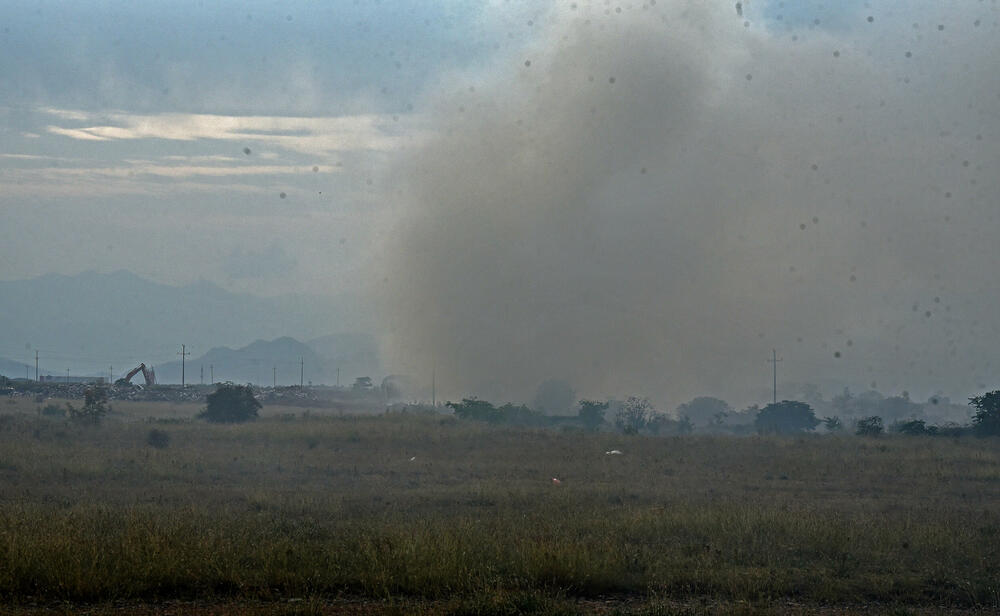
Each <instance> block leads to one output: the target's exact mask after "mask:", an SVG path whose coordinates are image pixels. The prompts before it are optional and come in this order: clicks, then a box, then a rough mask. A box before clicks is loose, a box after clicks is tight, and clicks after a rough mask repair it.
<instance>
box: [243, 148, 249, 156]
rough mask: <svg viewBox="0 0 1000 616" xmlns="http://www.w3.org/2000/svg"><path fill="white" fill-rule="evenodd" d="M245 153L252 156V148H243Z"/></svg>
mask: <svg viewBox="0 0 1000 616" xmlns="http://www.w3.org/2000/svg"><path fill="white" fill-rule="evenodd" d="M243 153H244V154H246V155H247V156H250V148H243Z"/></svg>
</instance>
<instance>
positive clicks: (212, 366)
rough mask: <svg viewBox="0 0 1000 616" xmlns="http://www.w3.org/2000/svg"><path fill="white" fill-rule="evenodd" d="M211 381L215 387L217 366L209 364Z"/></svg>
mask: <svg viewBox="0 0 1000 616" xmlns="http://www.w3.org/2000/svg"><path fill="white" fill-rule="evenodd" d="M208 373H209V375H210V376H209V380H210V381H212V385H215V364H208Z"/></svg>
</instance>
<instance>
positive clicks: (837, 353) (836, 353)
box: [833, 351, 840, 359]
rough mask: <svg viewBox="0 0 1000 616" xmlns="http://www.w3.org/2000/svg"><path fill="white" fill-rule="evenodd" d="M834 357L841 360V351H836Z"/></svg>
mask: <svg viewBox="0 0 1000 616" xmlns="http://www.w3.org/2000/svg"><path fill="white" fill-rule="evenodd" d="M833 356H834V357H836V358H837V359H840V351H834V352H833Z"/></svg>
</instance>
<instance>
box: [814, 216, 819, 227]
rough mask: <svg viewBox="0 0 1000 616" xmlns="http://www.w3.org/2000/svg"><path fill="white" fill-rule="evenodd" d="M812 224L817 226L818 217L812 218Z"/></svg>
mask: <svg viewBox="0 0 1000 616" xmlns="http://www.w3.org/2000/svg"><path fill="white" fill-rule="evenodd" d="M813 224H814V225H816V224H819V216H813Z"/></svg>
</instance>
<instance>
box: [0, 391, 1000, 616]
mask: <svg viewBox="0 0 1000 616" xmlns="http://www.w3.org/2000/svg"><path fill="white" fill-rule="evenodd" d="M114 406H115V409H116V415H114V416H113V417H111V418H109V419H108V420H106V421H105V423H104V424H103V425H101V426H97V427H87V426H79V425H74V424H72V423H68V422H66V421H62V420H53V419H48V418H42V417H39V416H38V415H37V414H36V412H35V409H36V407H37V405H35V404H34V403H28V402H27V401H19V402H18V403H17V404H7V403H6V402H4V403H3V406H0V412H2V413H3V415H0V598H2V602H3V603H4V604H5V605H6V606H7V607H6V608H4V610H0V613H22V612H26V611H32V610H35V609H39V610H42V609H44V610H51V611H56V612H58V611H80V610H82V609H87V610H90V611H91V612H93V613H110V612H114V611H116V610H126V611H140V612H141V611H143V610H145V611H146V612H149V613H151V612H154V611H172V612H173V613H205V614H208V613H227V612H251V613H273V612H283V613H313V612H347V613H371V612H392V611H395V612H398V613H412V612H419V611H422V612H426V613H441V614H445V613H481V614H493V613H525V612H536V613H553V612H556V613H576V612H599V613H624V612H632V611H635V612H638V613H649V614H674V613H698V612H702V611H716V612H727V613H728V612H733V613H863V612H865V611H866V610H869V609H870V607H871V606H872V605H876V606H877V607H878V608H879V610H881V611H894V612H895V613H900V614H905V613H941V612H943V611H955V612H960V611H965V610H983V611H990V610H998V609H1000V447H998V443H997V440H996V439H974V438H964V439H946V438H935V439H932V438H922V437H911V438H905V437H891V438H882V439H863V438H857V437H850V436H845V437H812V436H810V437H801V438H785V439H781V438H759V437H748V438H732V437H679V438H648V437H625V436H622V435H619V434H612V433H596V434H589V433H583V432H580V431H577V430H566V431H555V430H548V431H546V430H520V429H506V428H498V427H491V426H487V425H480V424H471V423H464V422H460V421H457V420H455V419H453V418H450V417H445V416H440V415H420V416H417V415H398V414H397V415H380V416H344V417H338V416H332V415H329V414H327V415H323V414H319V413H315V412H311V413H308V414H306V413H305V411H303V409H301V408H295V409H280V408H274V407H267V408H265V413H264V415H265V417H264V419H262V420H260V421H257V422H254V423H251V424H244V425H234V426H217V425H208V424H204V423H201V422H190V421H184V420H183V419H182V418H184V417H190V416H191V415H193V414H194V413H195V412H197V410H198V407H197V405H170V404H153V403H145V404H140V403H134V404H132V405H128V404H126V403H121V404H119V403H116V404H114ZM188 407H190V408H188ZM154 417H159V418H167V419H165V420H161V421H158V422H153V421H151V418H154ZM153 428H155V429H158V430H161V431H163V432H166V433H168V434H169V445H168V446H166V447H165V448H154V447H152V446H150V445H148V444H147V442H146V439H147V435H148V433H149V431H150V430H151V429H153ZM614 448H617V449H620V450H622V451H623V452H624V454H623V455H620V456H608V455H605V453H604V452H605V451H607V450H610V449H614ZM554 477H555V478H558V479H559V480H560V481H561V482H562V483H561V484H560V485H555V484H554V483H553V482H552V478H554ZM33 605H34V606H36V607H32V606H33ZM38 606H40V607H38Z"/></svg>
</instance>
